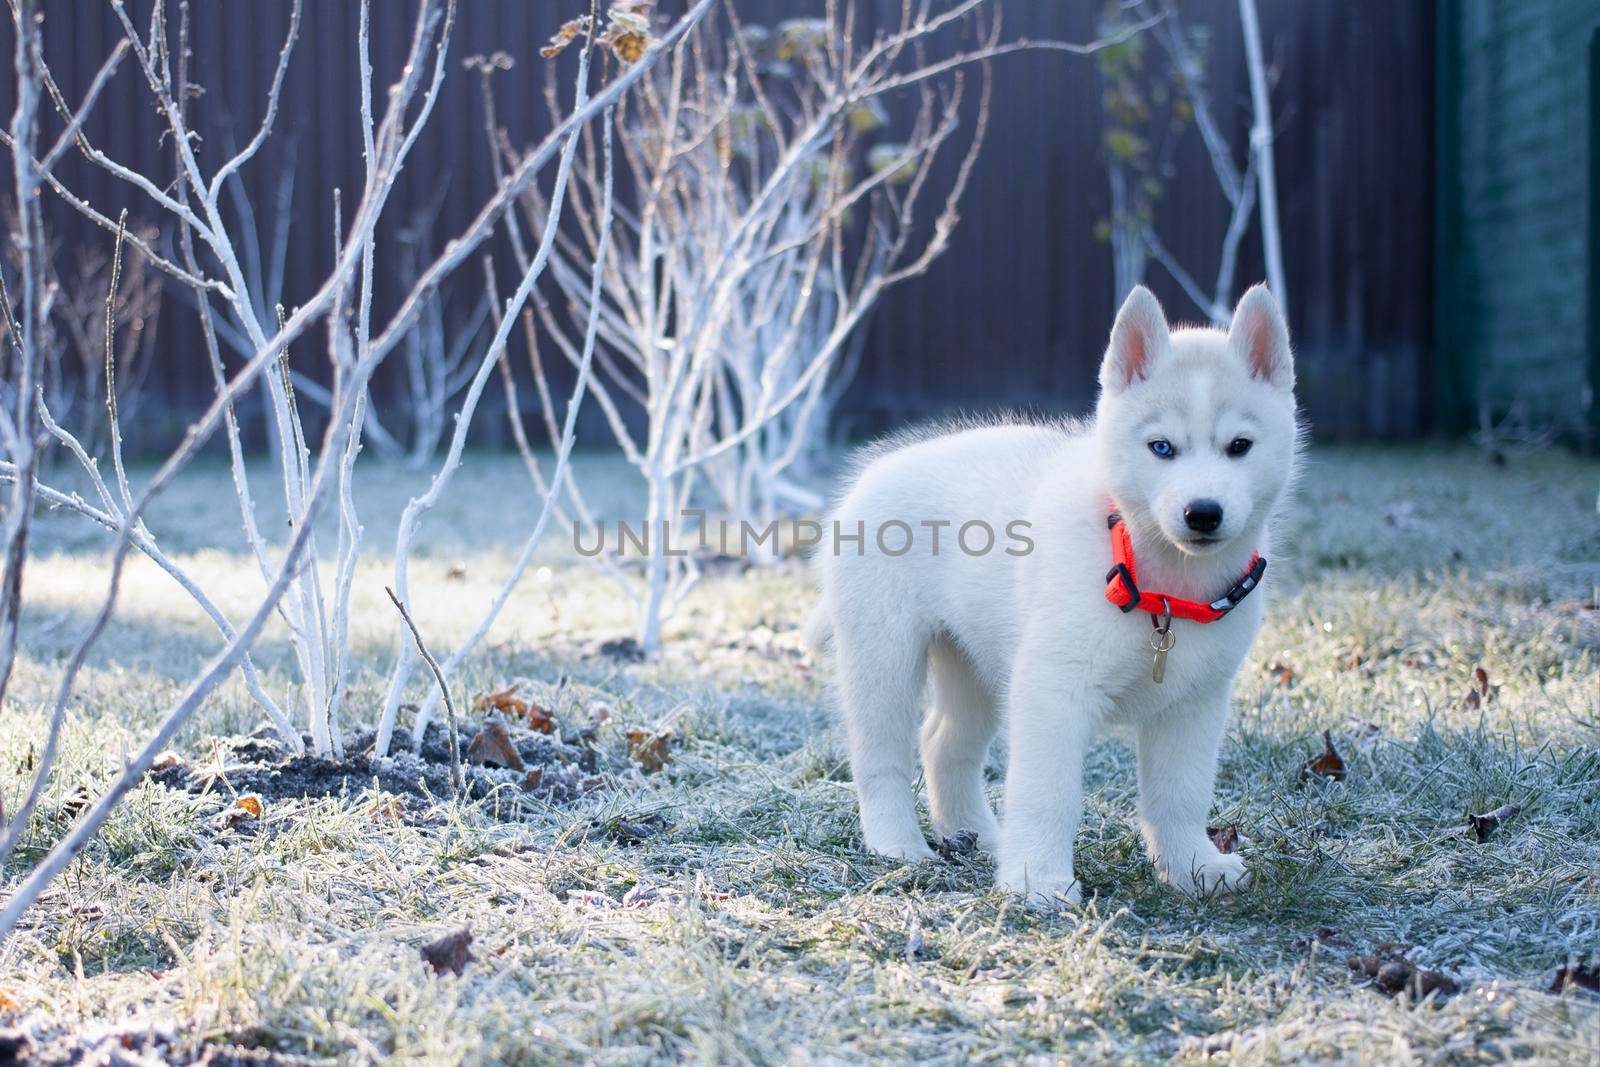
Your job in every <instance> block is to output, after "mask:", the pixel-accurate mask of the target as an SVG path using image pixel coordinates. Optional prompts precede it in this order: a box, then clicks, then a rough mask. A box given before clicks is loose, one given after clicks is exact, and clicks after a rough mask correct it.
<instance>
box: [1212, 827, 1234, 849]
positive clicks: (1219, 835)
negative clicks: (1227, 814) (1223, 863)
mask: <svg viewBox="0 0 1600 1067" xmlns="http://www.w3.org/2000/svg"><path fill="white" fill-rule="evenodd" d="M1206 836H1207V837H1209V838H1211V843H1212V844H1213V845H1216V846H1217V851H1218V852H1221V853H1222V854H1224V855H1227V854H1228V853H1230V852H1232V851H1233V850H1234V849H1236V848H1238V847H1239V827H1237V826H1208V827H1206Z"/></svg>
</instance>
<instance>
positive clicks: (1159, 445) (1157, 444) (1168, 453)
mask: <svg viewBox="0 0 1600 1067" xmlns="http://www.w3.org/2000/svg"><path fill="white" fill-rule="evenodd" d="M1150 451H1151V452H1154V453H1155V454H1156V455H1157V456H1158V457H1160V458H1161V459H1171V458H1172V457H1173V456H1176V455H1177V454H1178V450H1177V449H1176V448H1173V447H1172V442H1171V441H1169V440H1167V439H1166V438H1165V437H1158V438H1156V439H1155V440H1154V441H1151V442H1150Z"/></svg>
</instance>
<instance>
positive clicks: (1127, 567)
mask: <svg viewBox="0 0 1600 1067" xmlns="http://www.w3.org/2000/svg"><path fill="white" fill-rule="evenodd" d="M1106 525H1107V526H1108V527H1110V528H1111V570H1109V571H1107V572H1106V599H1107V600H1109V601H1111V603H1113V604H1115V605H1116V606H1117V607H1119V608H1121V609H1122V610H1123V612H1124V613H1127V612H1130V611H1135V610H1137V611H1148V612H1149V613H1150V614H1152V615H1158V616H1159V615H1165V614H1167V613H1168V612H1169V611H1170V612H1171V613H1172V617H1173V618H1175V619H1188V620H1190V621H1191V622H1216V621H1217V620H1218V619H1220V618H1222V617H1223V616H1224V615H1226V614H1227V613H1228V612H1230V611H1232V610H1233V609H1234V608H1236V607H1238V606H1239V602H1240V601H1242V600H1243V599H1244V598H1245V597H1247V596H1249V595H1250V591H1251V590H1252V589H1254V588H1255V587H1256V586H1257V585H1259V584H1261V576H1262V575H1263V574H1265V573H1266V570H1267V561H1266V559H1265V558H1264V557H1263V556H1262V555H1261V553H1260V552H1257V553H1255V554H1254V555H1252V556H1251V557H1250V566H1249V567H1248V568H1247V569H1246V570H1245V572H1244V577H1243V578H1240V579H1239V580H1238V581H1237V582H1235V583H1233V587H1232V588H1231V589H1229V590H1228V591H1227V592H1226V593H1223V594H1222V596H1220V597H1218V598H1217V599H1216V600H1213V601H1212V602H1211V603H1209V604H1207V603H1204V602H1202V601H1199V600H1184V599H1183V598H1182V597H1175V596H1167V595H1166V594H1165V593H1151V592H1147V591H1144V590H1141V589H1140V588H1139V585H1138V572H1137V571H1136V570H1134V562H1133V538H1132V537H1130V536H1129V535H1128V524H1127V523H1125V522H1123V521H1122V515H1121V513H1120V512H1116V511H1113V512H1112V513H1111V514H1110V515H1109V516H1108V517H1107V518H1106Z"/></svg>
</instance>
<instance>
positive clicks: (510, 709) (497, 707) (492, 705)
mask: <svg viewBox="0 0 1600 1067" xmlns="http://www.w3.org/2000/svg"><path fill="white" fill-rule="evenodd" d="M520 688H522V683H521V682H512V683H511V684H510V685H508V686H506V688H504V689H501V690H500V691H498V692H495V693H479V694H478V695H477V696H475V697H473V698H472V710H473V711H498V712H500V713H501V714H502V715H509V716H510V717H512V718H514V719H521V718H524V717H526V716H527V714H528V702H527V701H526V700H519V699H517V690H518V689H520Z"/></svg>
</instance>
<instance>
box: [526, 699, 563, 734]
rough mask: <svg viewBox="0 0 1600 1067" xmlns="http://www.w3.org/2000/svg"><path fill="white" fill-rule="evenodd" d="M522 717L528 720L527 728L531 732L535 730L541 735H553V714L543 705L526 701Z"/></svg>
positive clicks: (554, 725) (554, 718) (554, 721)
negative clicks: (525, 709) (526, 705)
mask: <svg viewBox="0 0 1600 1067" xmlns="http://www.w3.org/2000/svg"><path fill="white" fill-rule="evenodd" d="M524 717H525V718H526V719H527V720H528V728H529V729H531V730H537V731H539V732H540V733H541V734H553V733H555V732H556V717H555V713H554V712H552V711H551V710H550V709H549V708H547V707H545V706H544V705H543V704H536V703H534V702H533V701H531V700H530V701H528V707H527V711H526V712H525V714H524Z"/></svg>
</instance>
